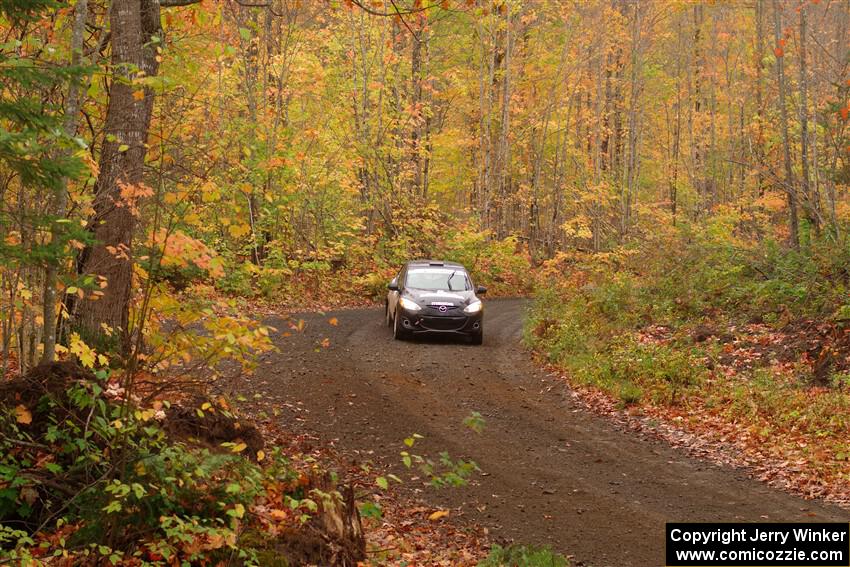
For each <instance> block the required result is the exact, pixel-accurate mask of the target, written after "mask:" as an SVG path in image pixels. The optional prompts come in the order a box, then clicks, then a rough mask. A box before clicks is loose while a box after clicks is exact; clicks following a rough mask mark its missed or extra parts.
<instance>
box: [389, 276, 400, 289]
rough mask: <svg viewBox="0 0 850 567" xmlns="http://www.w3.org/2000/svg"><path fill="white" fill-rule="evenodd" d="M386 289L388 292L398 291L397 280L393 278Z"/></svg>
mask: <svg viewBox="0 0 850 567" xmlns="http://www.w3.org/2000/svg"><path fill="white" fill-rule="evenodd" d="M387 289H388V290H390V291H398V279H397V278H393V279H392V281H390V283H389V284H387Z"/></svg>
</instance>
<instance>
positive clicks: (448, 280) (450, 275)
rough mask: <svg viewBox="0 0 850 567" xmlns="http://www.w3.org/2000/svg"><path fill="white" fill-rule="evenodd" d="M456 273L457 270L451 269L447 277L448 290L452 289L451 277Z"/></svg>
mask: <svg viewBox="0 0 850 567" xmlns="http://www.w3.org/2000/svg"><path fill="white" fill-rule="evenodd" d="M456 273H457V270H455V271H453V272H452V273H451V274H449V279H447V280H446V285H448V286H449V291H454V290H453V289H452V278H453V277H455V274H456Z"/></svg>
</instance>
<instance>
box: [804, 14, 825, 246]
mask: <svg viewBox="0 0 850 567" xmlns="http://www.w3.org/2000/svg"><path fill="white" fill-rule="evenodd" d="M807 33H808V32H807V30H806V5H805V4H802V5H801V6H800V154H801V155H800V160H801V162H802V167H803V171H802V173H803V178H802V180H801V189H802V197H803V199H805V201H804V202H805V204H806V206H805V211H806V218H807V219H808V221H809V222H810V223H811V225H812V228H814V230H815V233H820V218H819V210H820V197H819V196H818V195H817V194H813V193H812V191H811V189H810V176H809V100H808V83H809V80H808V70H807V67H806V34H807Z"/></svg>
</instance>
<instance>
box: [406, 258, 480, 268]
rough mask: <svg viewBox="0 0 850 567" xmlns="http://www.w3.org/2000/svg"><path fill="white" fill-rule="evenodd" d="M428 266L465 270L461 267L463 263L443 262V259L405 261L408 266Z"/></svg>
mask: <svg viewBox="0 0 850 567" xmlns="http://www.w3.org/2000/svg"><path fill="white" fill-rule="evenodd" d="M429 266H433V267H441V268H442V267H446V268H456V269H461V270H466V268H464V267H463V264H458V263H457V262H445V261H443V260H411V261H410V262H408V263H407V267H408V268H425V267H429Z"/></svg>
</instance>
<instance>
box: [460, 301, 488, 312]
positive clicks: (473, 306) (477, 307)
mask: <svg viewBox="0 0 850 567" xmlns="http://www.w3.org/2000/svg"><path fill="white" fill-rule="evenodd" d="M482 309H484V304H483V303H481V301H480V300H476V301H473V302H472V303H470V304H469V305H467V306H466V307H464V308H463V312H464V313H466V314H467V315H471V314H473V313H478V312H479V311H481V310H482Z"/></svg>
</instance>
